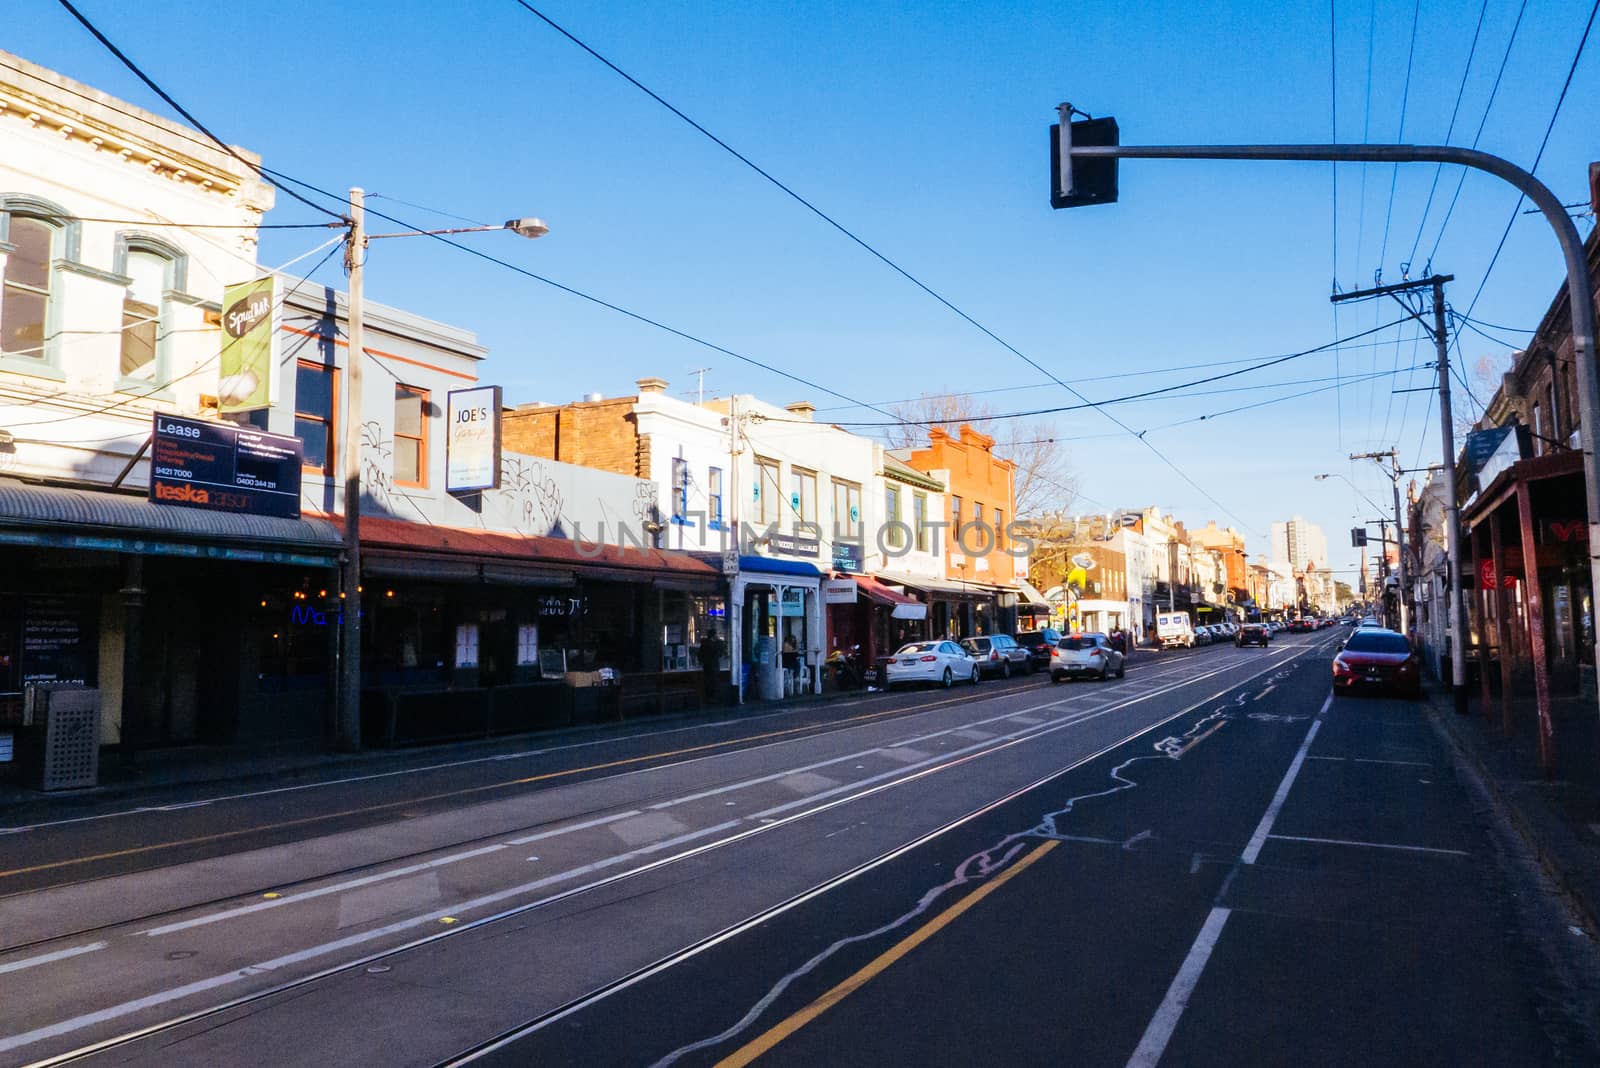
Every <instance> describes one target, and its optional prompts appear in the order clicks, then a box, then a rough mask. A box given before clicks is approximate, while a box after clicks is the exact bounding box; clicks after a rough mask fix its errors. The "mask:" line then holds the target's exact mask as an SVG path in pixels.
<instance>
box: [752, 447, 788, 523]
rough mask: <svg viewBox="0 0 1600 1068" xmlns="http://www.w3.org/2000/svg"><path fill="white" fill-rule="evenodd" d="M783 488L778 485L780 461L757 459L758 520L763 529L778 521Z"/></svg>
mask: <svg viewBox="0 0 1600 1068" xmlns="http://www.w3.org/2000/svg"><path fill="white" fill-rule="evenodd" d="M782 499H783V487H781V486H780V485H779V484H778V461H776V460H763V459H761V458H760V457H757V458H756V518H757V519H758V520H760V522H761V525H762V526H763V527H768V526H771V525H772V524H774V523H776V522H777V521H778V516H779V514H780V513H779V511H778V508H779V503H780V502H781V501H782Z"/></svg>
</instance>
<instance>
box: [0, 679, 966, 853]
mask: <svg viewBox="0 0 1600 1068" xmlns="http://www.w3.org/2000/svg"><path fill="white" fill-rule="evenodd" d="M964 700H966V699H965V698H952V699H949V700H944V701H935V702H932V703H929V704H926V705H915V706H912V707H910V708H890V709H885V710H884V711H882V712H869V713H865V714H863V715H859V716H848V717H846V718H844V719H837V720H829V721H828V722H826V723H812V724H808V725H806V726H801V727H787V728H785V729H783V730H781V731H768V732H766V733H765V734H752V735H749V736H747V737H743V738H729V739H727V740H726V741H721V742H707V743H706V744H704V745H692V746H688V747H686V748H683V749H670V750H666V751H664V752H660V753H647V754H644V755H643V756H636V757H625V758H623V759H621V760H608V761H606V762H604V763H601V764H589V765H586V766H584V767H581V768H567V769H565V770H563V771H547V772H544V773H542V774H539V775H529V776H526V777H524V778H520V779H508V780H506V781H504V782H492V783H485V784H484V785H482V786H467V787H463V788H462V789H460V790H448V791H445V792H444V793H437V794H426V795H423V796H422V797H408V798H405V799H403V800H400V801H386V802H384V803H382V804H376V805H362V806H361V807H360V808H347V809H341V810H339V811H337V812H319V813H317V814H316V815H314V816H301V817H299V818H297V819H292V820H280V821H279V822H277V823H262V824H257V825H255V826H252V827H241V828H238V829H236V830H232V831H218V832H217V833H215V834H202V835H196V836H195V837H192V838H178V839H174V840H172V841H168V842H153V843H151V844H150V845H142V846H131V847H129V848H127V849H114V850H111V851H109V852H105V853H95V854H92V855H90V856H84V857H72V858H71V859H68V860H55V861H50V862H48V863H45V864H32V865H29V866H27V867H24V868H11V869H8V870H5V871H0V879H7V878H11V877H13V876H17V875H27V874H29V873H31V872H36V871H51V870H53V869H56V868H69V867H73V866H75V865H79V864H92V863H94V862H95V861H99V860H114V859H116V858H117V857H131V856H137V855H139V854H142V853H153V852H156V851H158V850H162V849H177V848H180V847H182V846H192V845H204V844H206V843H208V842H223V841H227V840H228V839H230V838H239V837H241V836H243V835H247V834H256V833H259V832H264V831H277V830H283V829H285V828H288V827H300V826H304V825H306V824H308V823H322V822H326V821H328V820H335V819H340V818H342V817H344V816H358V815H362V814H365V813H369V812H382V811H384V810H385V809H392V808H403V807H406V806H409V805H418V804H426V803H427V802H429V801H443V800H446V799H448V798H453V797H465V796H467V795H469V794H476V793H482V792H484V791H486V790H501V789H505V788H506V787H510V786H526V785H528V784H529V783H535V782H544V781H546V780H549V779H560V778H566V777H568V776H571V775H582V774H584V773H586V772H591V771H606V770H609V769H611V768H620V767H626V766H628V765H630V764H642V763H645V762H647V761H651V760H666V759H668V758H670V757H677V756H686V755H688V754H690V753H701V752H705V751H706V750H708V749H725V748H727V747H728V746H732V745H743V744H747V743H750V742H761V741H767V740H769V739H773V738H782V737H785V736H787V735H791V734H800V733H803V732H805V731H818V730H821V729H822V728H827V727H837V726H840V725H842V724H850V723H864V722H866V721H868V720H873V719H881V718H883V717H884V716H892V715H896V714H898V713H908V712H909V713H916V712H927V711H931V710H932V709H935V708H943V707H945V706H946V705H952V704H958V703H961V702H963V701H964ZM618 740H619V741H625V740H626V739H618Z"/></svg>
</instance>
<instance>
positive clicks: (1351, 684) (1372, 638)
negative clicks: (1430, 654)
mask: <svg viewBox="0 0 1600 1068" xmlns="http://www.w3.org/2000/svg"><path fill="white" fill-rule="evenodd" d="M1357 690H1370V691H1374V692H1383V691H1386V690H1389V691H1395V692H1398V693H1400V694H1402V695H1403V696H1406V697H1413V698H1414V697H1420V696H1421V695H1422V665H1421V663H1420V658H1419V657H1418V656H1417V653H1416V650H1414V649H1412V648H1411V643H1410V642H1409V641H1407V640H1406V636H1405V635H1404V634H1398V633H1396V632H1395V631H1392V630H1381V629H1379V628H1377V627H1361V628H1358V629H1357V630H1356V632H1355V633H1354V634H1352V635H1350V638H1349V640H1348V641H1345V642H1342V643H1340V648H1339V652H1338V654H1337V655H1336V656H1334V658H1333V692H1334V693H1335V694H1348V693H1353V692H1355V691H1357Z"/></svg>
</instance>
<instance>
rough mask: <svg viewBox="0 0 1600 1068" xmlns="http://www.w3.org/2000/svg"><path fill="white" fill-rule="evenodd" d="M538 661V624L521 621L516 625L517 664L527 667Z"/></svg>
mask: <svg viewBox="0 0 1600 1068" xmlns="http://www.w3.org/2000/svg"><path fill="white" fill-rule="evenodd" d="M538 662H539V624H537V623H523V624H521V625H519V626H518V627H517V666H518V667H527V666H528V665H529V664H537V663H538Z"/></svg>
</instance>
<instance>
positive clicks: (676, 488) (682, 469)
mask: <svg viewBox="0 0 1600 1068" xmlns="http://www.w3.org/2000/svg"><path fill="white" fill-rule="evenodd" d="M672 521H673V522H674V523H677V524H679V525H687V524H688V522H689V461H688V460H685V459H684V458H683V457H681V456H675V457H673V459H672Z"/></svg>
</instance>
